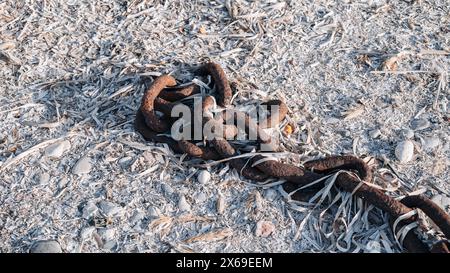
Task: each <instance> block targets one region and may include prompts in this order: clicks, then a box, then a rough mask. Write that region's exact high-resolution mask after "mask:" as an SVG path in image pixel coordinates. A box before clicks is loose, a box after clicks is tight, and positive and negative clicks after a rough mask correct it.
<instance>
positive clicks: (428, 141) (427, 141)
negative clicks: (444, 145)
mask: <svg viewBox="0 0 450 273" xmlns="http://www.w3.org/2000/svg"><path fill="white" fill-rule="evenodd" d="M439 144H441V141H440V140H439V138H438V137H436V136H432V137H426V138H424V139H423V144H422V149H423V150H425V151H432V150H434V149H435V148H437V147H438V146H439Z"/></svg>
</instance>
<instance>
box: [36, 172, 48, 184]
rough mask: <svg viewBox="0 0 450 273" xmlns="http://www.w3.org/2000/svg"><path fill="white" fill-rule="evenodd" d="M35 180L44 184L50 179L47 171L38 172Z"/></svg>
mask: <svg viewBox="0 0 450 273" xmlns="http://www.w3.org/2000/svg"><path fill="white" fill-rule="evenodd" d="M37 181H38V183H39V184H41V185H45V184H47V183H48V182H49V181H50V175H49V174H48V173H40V174H39V175H38V178H37Z"/></svg>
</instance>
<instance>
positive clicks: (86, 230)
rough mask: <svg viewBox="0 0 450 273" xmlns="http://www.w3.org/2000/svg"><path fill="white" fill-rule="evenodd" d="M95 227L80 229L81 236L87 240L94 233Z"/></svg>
mask: <svg viewBox="0 0 450 273" xmlns="http://www.w3.org/2000/svg"><path fill="white" fill-rule="evenodd" d="M94 231H95V227H85V228H83V229H82V230H81V231H80V238H81V240H86V239H89V238H90V237H92V234H94Z"/></svg>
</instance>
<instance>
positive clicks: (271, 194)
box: [264, 189, 278, 201]
mask: <svg viewBox="0 0 450 273" xmlns="http://www.w3.org/2000/svg"><path fill="white" fill-rule="evenodd" d="M277 196H278V191H276V190H274V189H267V190H266V191H265V192H264V197H265V198H266V199H267V200H268V201H273V200H275V199H276V198H277Z"/></svg>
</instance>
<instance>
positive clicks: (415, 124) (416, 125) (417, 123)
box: [411, 118, 430, 131]
mask: <svg viewBox="0 0 450 273" xmlns="http://www.w3.org/2000/svg"><path fill="white" fill-rule="evenodd" d="M411 126H412V128H413V129H414V130H416V131H420V130H423V129H426V128H428V127H430V122H429V121H428V120H426V119H424V118H421V119H415V120H413V121H412V122H411Z"/></svg>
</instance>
